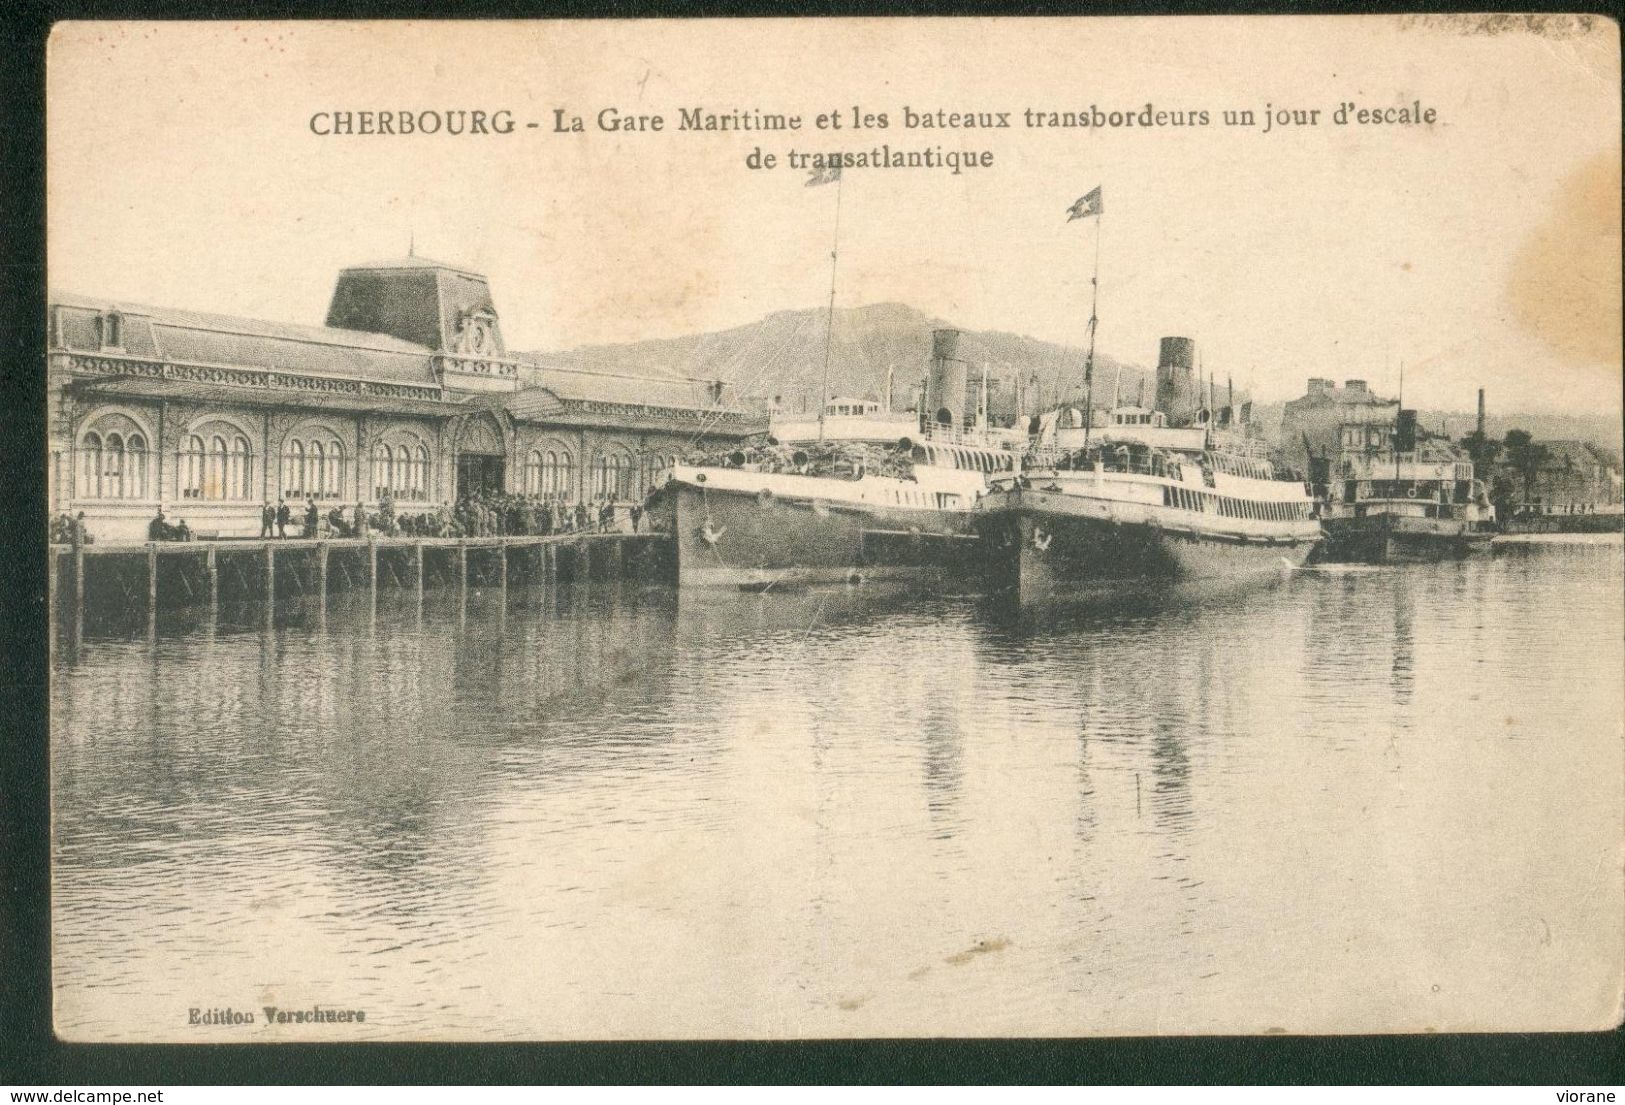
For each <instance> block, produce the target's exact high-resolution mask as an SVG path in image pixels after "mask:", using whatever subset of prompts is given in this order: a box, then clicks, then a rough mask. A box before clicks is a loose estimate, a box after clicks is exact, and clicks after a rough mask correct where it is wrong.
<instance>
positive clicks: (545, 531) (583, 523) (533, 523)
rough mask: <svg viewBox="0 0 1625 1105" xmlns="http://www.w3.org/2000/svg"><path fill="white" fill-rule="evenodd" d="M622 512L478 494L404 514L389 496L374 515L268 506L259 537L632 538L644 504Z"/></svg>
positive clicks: (360, 508) (311, 505)
mask: <svg viewBox="0 0 1625 1105" xmlns="http://www.w3.org/2000/svg"><path fill="white" fill-rule="evenodd" d="M623 506H624V504H617V503H615V502H613V501H610V500H607V499H606V500H601V501H600V502H599V503H598V504H597V505H596V506H589V505H588V504H586V503H584V502H578V503H574V504H571V503H569V502H566V501H564V500H562V499H558V498H544V497H542V496H538V495H509V494H501V493H475V494H473V495H467V496H464V497H463V498H461V499H459V500H457V503H456V505H455V506H448V505H446V504H445V503H441V504H439V505H438V506H436V507H435V508H434V509H433V510H431V511H420V510H400V509H398V508H397V506H396V504H395V501H394V499H393V498H391V497H390V496H388V495H385V496H384V497H383V498H382V499H380V500H379V502H378V505H377V506H376V507H373V508H371V509H369V508H368V507H367V506H366V504H364V503H357V504H356V505H355V506H353V507H339V506H335V507H333V508H332V509H330V510H328V511H327V512H326V513H325V514H323V513H322V511H321V510H320V508H318V507H317V505H316V503H315V501H314V500H310V501H308V502H306V504H305V505H304V507H303V508H300V509H298V510H297V511H296V510H295V508H293V507H290V506H289V505H288V503H287V502H286V501H282V502H279V503H277V504H276V505H275V506H273V505H272V504H271V503H266V504H265V506H264V508H263V509H262V510H261V511H260V536H261V537H276V538H287V537H294V538H305V539H309V538H313V537H361V536H369V535H371V536H379V537H520V536H535V537H545V536H547V535H549V534H556V533H560V534H561V533H608V532H612V531H615V530H618V529H626V528H627V527H630V532H632V533H638V532H641V531H642V529H643V526H644V517H645V513H644V509H643V506H642V504H640V503H633V504H631V505H630V507H629V508H626V509H625V510H624V512H623V510H622V507H623ZM623 517H624V520H625V525H623V524H622V520H623ZM290 530H292V531H293V532H291V533H290Z"/></svg>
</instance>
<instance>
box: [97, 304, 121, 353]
mask: <svg viewBox="0 0 1625 1105" xmlns="http://www.w3.org/2000/svg"><path fill="white" fill-rule="evenodd" d="M102 348H103V349H112V350H121V349H123V348H124V316H123V315H121V314H119V313H118V312H117V311H108V312H107V313H106V314H105V315H103V316H102Z"/></svg>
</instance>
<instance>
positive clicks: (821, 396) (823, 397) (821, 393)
mask: <svg viewBox="0 0 1625 1105" xmlns="http://www.w3.org/2000/svg"><path fill="white" fill-rule="evenodd" d="M830 179H833V180H834V181H835V238H834V241H833V242H832V243H831V244H830V247H829V319H828V321H827V322H826V323H825V325H824V382H823V383H822V385H820V387H819V389H818V440H819V441H823V440H824V411H825V408H826V407H828V406H829V347H830V343H831V342H832V341H833V340H834V337H835V268H836V265H837V264H838V263H839V259H840V254H841V169H840V166H836V167H835V168H833V169H828V170H825V171H824V172H823V173H822V174H817V173H816V171H815V176H814V179H812V180H809V181H808V182H807V183H808V184H810V185H817V184H827V183H828V182H829V180H830Z"/></svg>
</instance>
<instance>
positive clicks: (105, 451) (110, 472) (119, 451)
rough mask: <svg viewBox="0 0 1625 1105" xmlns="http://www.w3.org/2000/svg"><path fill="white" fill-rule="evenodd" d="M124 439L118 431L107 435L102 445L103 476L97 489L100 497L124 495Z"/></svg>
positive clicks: (120, 496)
mask: <svg viewBox="0 0 1625 1105" xmlns="http://www.w3.org/2000/svg"><path fill="white" fill-rule="evenodd" d="M123 483H124V439H123V438H122V437H120V436H119V435H118V434H116V433H111V434H108V435H107V442H106V444H105V445H104V446H103V447H102V478H101V481H100V486H99V487H98V488H97V489H96V497H97V498H98V499H121V498H123V497H124V488H123V486H122V485H123Z"/></svg>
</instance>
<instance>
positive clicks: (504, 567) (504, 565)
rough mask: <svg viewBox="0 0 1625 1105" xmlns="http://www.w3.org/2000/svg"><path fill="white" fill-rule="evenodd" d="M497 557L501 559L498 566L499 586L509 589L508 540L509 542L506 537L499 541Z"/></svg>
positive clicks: (505, 589)
mask: <svg viewBox="0 0 1625 1105" xmlns="http://www.w3.org/2000/svg"><path fill="white" fill-rule="evenodd" d="M497 559H498V561H500V565H499V567H498V568H497V572H498V575H497V586H498V587H500V588H502V590H503V591H507V589H508V542H507V539H506V538H504V539H503V540H501V541H498V542H497Z"/></svg>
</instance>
